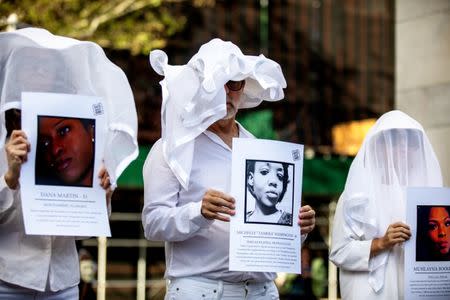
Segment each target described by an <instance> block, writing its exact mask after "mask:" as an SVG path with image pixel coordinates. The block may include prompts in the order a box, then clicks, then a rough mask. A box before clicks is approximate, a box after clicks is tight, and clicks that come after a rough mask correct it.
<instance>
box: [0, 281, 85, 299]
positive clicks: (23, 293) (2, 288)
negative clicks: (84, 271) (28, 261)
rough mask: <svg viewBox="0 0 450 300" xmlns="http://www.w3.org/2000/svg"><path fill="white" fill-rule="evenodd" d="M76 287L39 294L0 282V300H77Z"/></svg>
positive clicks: (38, 292)
mask: <svg viewBox="0 0 450 300" xmlns="http://www.w3.org/2000/svg"><path fill="white" fill-rule="evenodd" d="M78 299H79V296H78V286H73V287H69V288H67V289H64V290H62V291H58V292H51V291H48V292H40V291H36V290H32V289H27V288H24V287H21V286H17V285H13V284H9V283H6V282H4V281H1V280H0V300H78Z"/></svg>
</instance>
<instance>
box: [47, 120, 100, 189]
mask: <svg viewBox="0 0 450 300" xmlns="http://www.w3.org/2000/svg"><path fill="white" fill-rule="evenodd" d="M93 130H94V129H93V128H89V129H87V128H85V126H84V125H83V123H82V122H81V121H80V120H79V119H71V118H54V117H43V118H40V119H39V143H40V147H42V149H43V150H44V151H43V152H44V159H45V161H46V163H47V165H48V166H49V167H50V168H51V169H52V170H54V172H55V173H56V176H57V177H58V178H59V179H60V180H62V181H64V182H65V183H68V184H73V183H81V181H83V179H84V178H86V177H89V176H87V175H89V172H90V169H91V167H92V164H91V162H92V159H93V155H94V143H93Z"/></svg>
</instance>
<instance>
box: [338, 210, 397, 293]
mask: <svg viewBox="0 0 450 300" xmlns="http://www.w3.org/2000/svg"><path fill="white" fill-rule="evenodd" d="M343 209H344V204H343V202H342V201H339V202H338V205H337V207H336V213H335V215H334V222H333V235H332V237H333V239H332V243H331V251H330V260H331V261H332V262H333V263H334V264H335V265H336V266H338V267H339V275H340V276H339V284H340V291H341V298H342V299H345V300H357V299H364V300H378V299H386V300H391V299H392V300H400V299H403V265H404V262H403V248H402V247H401V246H395V247H394V248H393V249H391V250H390V252H389V256H388V260H387V264H386V270H385V273H384V276H385V277H384V285H383V288H382V289H381V290H380V291H379V292H378V293H375V292H374V290H373V289H372V287H371V286H370V284H369V271H370V270H371V269H372V268H373V265H374V263H371V262H372V260H373V259H375V257H373V258H370V247H371V244H372V239H368V238H366V237H364V236H363V237H361V238H359V237H358V236H357V235H356V234H355V233H354V232H353V231H352V229H351V228H350V226H349V225H348V224H347V222H346V220H345V216H344V210H343ZM383 234H384V233H380V236H382V235H383Z"/></svg>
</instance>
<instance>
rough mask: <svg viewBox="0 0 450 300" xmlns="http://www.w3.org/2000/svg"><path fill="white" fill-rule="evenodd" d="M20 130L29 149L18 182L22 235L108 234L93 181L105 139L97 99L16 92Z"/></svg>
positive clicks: (99, 192)
mask: <svg viewBox="0 0 450 300" xmlns="http://www.w3.org/2000/svg"><path fill="white" fill-rule="evenodd" d="M22 129H23V130H24V131H25V133H26V135H27V137H28V141H29V142H30V145H31V150H30V152H29V154H28V161H27V162H26V163H24V164H23V166H22V171H21V181H20V183H21V188H20V191H21V199H22V210H23V217H24V224H25V231H26V233H27V234H39V235H65V236H110V235H111V233H110V228H109V222H108V212H107V207H106V198H105V190H104V189H103V188H102V187H101V186H100V181H99V178H98V173H99V170H100V167H101V159H102V157H103V152H104V141H105V135H106V112H105V110H104V106H103V104H102V101H101V98H98V97H92V96H81V95H68V94H54V93H22Z"/></svg>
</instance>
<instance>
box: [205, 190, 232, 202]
mask: <svg viewBox="0 0 450 300" xmlns="http://www.w3.org/2000/svg"><path fill="white" fill-rule="evenodd" d="M206 195H209V196H212V197H215V198H221V199H224V200H227V201H229V202H233V203H234V198H233V197H231V196H230V195H228V194H225V193H223V192H221V191H217V190H213V189H209V190H207V191H206V193H205V196H206Z"/></svg>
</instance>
